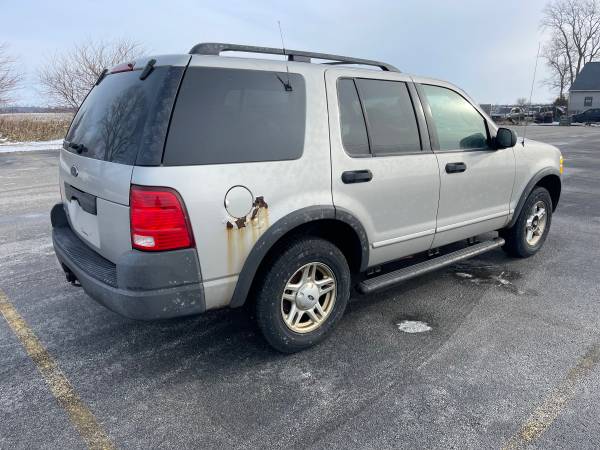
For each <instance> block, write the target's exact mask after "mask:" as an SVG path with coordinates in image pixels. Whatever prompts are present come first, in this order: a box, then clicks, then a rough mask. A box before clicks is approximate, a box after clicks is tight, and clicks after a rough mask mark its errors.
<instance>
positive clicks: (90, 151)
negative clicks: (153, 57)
mask: <svg viewBox="0 0 600 450" xmlns="http://www.w3.org/2000/svg"><path fill="white" fill-rule="evenodd" d="M183 70H184V69H183V68H182V67H157V68H156V69H154V71H153V72H152V73H151V74H150V75H149V76H148V77H147V78H146V79H145V80H140V73H141V71H139V70H135V71H131V72H122V73H117V74H112V75H108V76H106V77H105V78H104V79H103V80H102V81H101V83H100V84H99V85H97V86H95V87H94V88H93V89H92V90H91V91H90V93H89V94H88V96H87V98H86V99H85V101H84V102H83V104H82V105H81V107H80V108H79V111H78V112H77V114H76V115H75V118H74V119H73V123H72V124H71V128H70V129H69V132H68V133H67V137H66V140H65V149H66V150H68V151H70V152H73V153H78V154H80V155H81V156H86V157H88V158H94V159H100V160H103V161H110V162H115V163H120V164H128V165H133V164H138V165H158V164H160V161H161V158H162V150H163V147H164V142H165V136H166V133H167V128H168V125H169V117H170V115H171V109H172V107H173V102H174V100H175V96H176V94H177V88H178V86H179V82H180V80H181V77H182V74H183Z"/></svg>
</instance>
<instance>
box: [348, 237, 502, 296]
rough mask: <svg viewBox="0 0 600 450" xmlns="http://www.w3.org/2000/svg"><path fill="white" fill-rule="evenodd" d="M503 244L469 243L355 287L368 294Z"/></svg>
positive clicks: (496, 240)
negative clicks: (466, 245)
mask: <svg viewBox="0 0 600 450" xmlns="http://www.w3.org/2000/svg"><path fill="white" fill-rule="evenodd" d="M503 245H504V239H502V238H496V239H493V240H491V241H485V242H481V243H479V244H475V245H471V246H469V247H466V248H463V249H460V250H457V251H455V252H452V253H448V254H446V255H443V256H438V257H437V258H433V259H430V260H428V261H424V262H421V263H418V264H415V265H413V266H409V267H404V268H402V269H398V270H394V271H393V272H389V273H385V274H383V275H379V276H377V277H374V278H369V279H368V280H365V281H363V282H361V283H360V284H359V285H358V286H357V288H358V291H359V292H360V293H362V294H370V293H372V292H375V291H379V290H381V289H386V288H388V287H391V286H394V285H396V284H398V283H402V282H403V281H406V280H410V279H411V278H415V277H418V276H419V275H424V274H426V273H429V272H433V271H434V270H437V269H441V268H442V267H446V266H450V265H452V264H454V263H457V262H458V261H462V260H463V259H467V258H471V257H473V256H477V255H480V254H482V253H485V252H488V251H490V250H494V249H495V248H498V247H501V246H503Z"/></svg>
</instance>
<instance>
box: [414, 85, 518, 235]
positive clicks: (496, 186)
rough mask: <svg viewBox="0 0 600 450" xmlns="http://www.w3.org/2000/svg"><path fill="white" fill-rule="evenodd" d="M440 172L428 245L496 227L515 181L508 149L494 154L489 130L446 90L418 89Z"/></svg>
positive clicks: (506, 209) (465, 103) (503, 221)
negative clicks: (431, 238) (434, 222)
mask: <svg viewBox="0 0 600 450" xmlns="http://www.w3.org/2000/svg"><path fill="white" fill-rule="evenodd" d="M418 89H419V94H420V97H421V100H422V101H423V106H424V109H425V112H426V116H427V118H428V124H429V126H430V134H431V136H432V141H433V142H432V147H433V149H434V153H435V155H436V156H437V159H438V163H439V168H440V182H441V185H440V202H439V210H438V215H437V228H436V235H435V240H434V242H433V246H434V247H439V246H442V245H445V244H449V243H451V242H455V241H458V240H461V239H465V238H469V237H472V236H475V235H477V234H481V233H484V232H487V231H493V230H497V229H499V228H502V227H503V226H504V225H505V224H506V221H507V219H508V214H509V203H510V198H511V195H512V189H513V183H514V178H515V157H514V152H513V149H512V148H507V149H503V150H494V149H493V148H492V146H491V136H490V133H491V132H495V129H493V126H492V125H491V124H488V123H487V121H486V120H485V118H484V117H483V116H482V115H481V113H480V112H479V111H478V110H477V108H475V106H474V105H472V104H471V103H470V102H469V101H468V100H467V99H466V98H465V97H463V96H462V95H461V94H460V93H458V92H457V91H455V90H453V89H451V88H450V87H447V86H436V85H431V84H420V85H418Z"/></svg>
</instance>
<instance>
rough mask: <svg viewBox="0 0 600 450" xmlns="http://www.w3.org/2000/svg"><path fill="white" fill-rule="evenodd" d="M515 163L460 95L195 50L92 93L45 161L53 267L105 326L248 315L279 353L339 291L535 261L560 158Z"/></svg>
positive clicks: (374, 75) (318, 319) (114, 76)
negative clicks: (511, 260) (485, 260)
mask: <svg viewBox="0 0 600 450" xmlns="http://www.w3.org/2000/svg"><path fill="white" fill-rule="evenodd" d="M227 51H243V52H253V53H269V54H275V55H284V56H285V60H274V59H252V58H239V57H235V58H232V57H224V56H220V54H221V53H223V52H227ZM315 60H318V61H319V62H320V63H316V61H315ZM311 61H312V62H311ZM324 61H326V62H324ZM516 143H517V137H516V134H515V133H514V132H513V131H511V130H509V129H506V128H497V127H496V125H495V124H494V122H493V121H492V120H491V119H490V118H489V117H488V116H487V115H486V114H485V113H484V112H483V111H482V110H481V109H480V108H479V106H477V104H476V103H475V102H473V101H472V100H471V99H470V98H469V97H468V96H467V95H466V94H465V93H464V92H463V91H461V90H460V89H458V88H457V87H455V86H453V85H452V84H450V83H446V82H443V81H438V80H432V79H429V78H422V77H416V76H411V75H407V74H404V73H401V72H400V71H399V70H397V69H396V68H394V67H393V66H391V65H389V64H386V63H382V62H377V61H369V60H362V59H356V58H349V57H342V56H336V55H325V54H320V53H312V52H303V51H293V50H287V49H286V50H282V49H273V48H263V47H247V46H239V45H231V44H199V45H196V46H195V47H194V48H192V50H191V51H190V53H189V54H185V55H175V56H173V55H171V56H156V57H154V58H151V59H150V58H149V59H143V60H137V61H134V62H131V63H126V64H122V65H119V66H117V67H114V68H112V69H111V70H109V71H105V73H103V75H102V76H101V77H100V78H99V79H98V81H97V83H96V85H95V86H94V87H93V89H92V90H91V91H90V93H89V95H88V96H87V98H86V100H85V101H84V102H83V104H82V105H81V107H80V109H79V111H78V112H77V114H76V116H75V118H74V120H73V123H72V125H71V128H70V130H69V132H68V134H67V136H66V139H65V141H64V148H63V149H62V150H61V153H60V191H61V196H62V203H60V204H58V205H56V206H55V207H54V208H53V210H52V213H51V219H52V226H53V241H54V248H55V251H56V255H57V257H58V260H59V261H60V264H61V266H62V268H63V269H64V271H65V273H66V276H67V280H68V281H70V282H72V283H73V284H76V285H81V286H82V287H83V289H84V290H85V291H86V292H87V293H88V294H89V295H90V296H91V297H92V298H94V299H95V300H96V301H98V302H99V303H101V304H103V305H105V306H106V307H108V308H110V309H111V310H113V311H115V312H117V313H119V314H122V315H124V316H127V317H131V318H137V319H160V318H168V317H176V316H184V315H190V314H198V313H202V312H204V311H207V310H210V309H216V308H223V307H227V306H229V307H232V308H237V307H240V306H242V305H244V304H251V305H252V307H253V308H255V312H256V319H257V321H258V324H259V327H260V329H261V330H262V332H263V334H264V336H265V338H266V339H267V341H268V342H269V343H270V344H271V345H272V346H273V347H275V348H276V349H278V350H280V351H283V352H294V351H298V350H301V349H303V348H306V347H309V346H311V345H313V344H315V343H317V342H319V341H320V340H322V339H323V338H324V337H325V336H326V335H327V333H329V332H330V331H331V330H332V329H333V327H334V326H335V325H336V323H337V322H338V321H339V320H340V319H341V317H342V315H343V313H344V309H345V308H346V304H347V302H348V298H349V296H350V292H351V289H352V288H356V289H357V290H358V291H359V292H361V293H371V292H374V291H376V290H380V289H385V288H389V287H391V286H394V285H396V284H397V283H400V282H402V281H404V280H406V279H408V278H411V277H414V276H417V275H419V274H423V273H426V272H429V271H432V270H435V269H438V268H441V267H444V266H447V265H449V264H452V263H455V262H456V261H459V260H461V259H464V258H467V257H470V256H474V255H478V254H480V253H483V252H485V251H488V250H491V249H494V248H497V247H502V248H504V249H505V250H506V251H507V253H509V254H510V255H513V256H518V257H527V256H531V255H533V254H534V253H536V252H537V251H538V250H539V249H540V247H541V246H542V245H543V243H544V241H545V239H546V236H547V235H548V231H549V228H550V222H551V218H552V212H553V211H554V210H555V208H556V205H557V203H558V199H559V196H560V192H561V172H562V157H561V154H560V152H559V151H558V149H557V148H555V147H552V146H550V145H547V144H542V143H539V142H534V141H531V140H527V141H526V142H525V143H524V145H521V143H519V144H518V145H516ZM494 231H498V233H497V234H495V233H494V234H491V233H488V232H494ZM486 233H487V234H488V237H485V238H481V237H480V238H479V240H478V239H476V237H477V236H481V235H482V234H486ZM409 255H413V257H412V258H405V257H407V256H409ZM403 258H404V259H403ZM407 261H408V262H407ZM391 262H393V263H392V264H389V263H391Z"/></svg>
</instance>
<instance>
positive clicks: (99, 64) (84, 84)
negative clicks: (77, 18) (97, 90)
mask: <svg viewBox="0 0 600 450" xmlns="http://www.w3.org/2000/svg"><path fill="white" fill-rule="evenodd" d="M143 54H144V49H143V47H142V46H141V45H140V44H139V43H137V42H134V41H130V40H126V39H122V40H118V41H113V42H104V41H88V42H84V43H83V44H79V45H76V46H75V47H73V48H72V49H71V50H69V51H67V52H65V53H62V54H59V55H56V56H55V57H54V58H52V60H49V61H48V62H47V63H46V64H45V66H44V67H43V68H42V69H41V70H40V72H39V81H40V84H41V85H42V87H43V90H44V92H45V94H46V95H48V97H50V98H51V99H52V100H54V101H55V102H56V103H57V104H58V105H60V106H68V107H71V108H78V107H79V105H80V104H81V102H82V101H83V99H84V98H85V96H86V95H87V93H88V92H89V90H90V89H91V88H92V86H94V83H95V82H96V80H97V79H98V77H99V76H100V74H101V73H102V71H103V70H104V69H107V68H111V67H112V66H115V65H116V64H119V63H122V62H127V61H131V60H133V59H136V58H139V57H140V56H141V55H143Z"/></svg>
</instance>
